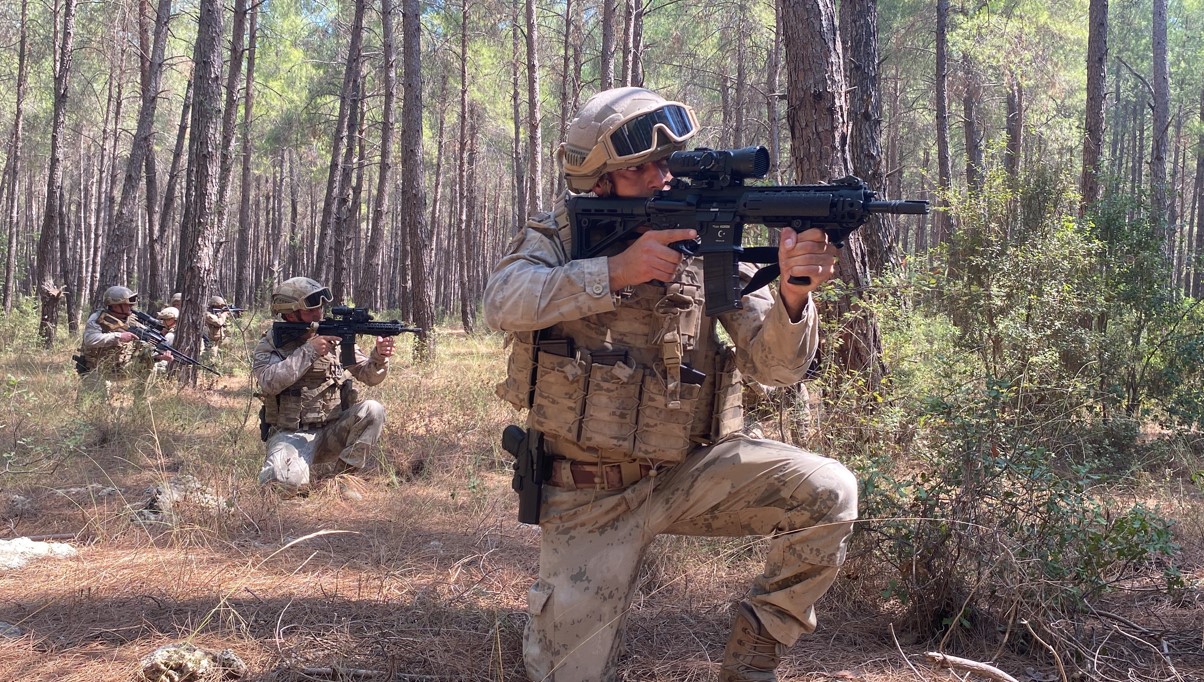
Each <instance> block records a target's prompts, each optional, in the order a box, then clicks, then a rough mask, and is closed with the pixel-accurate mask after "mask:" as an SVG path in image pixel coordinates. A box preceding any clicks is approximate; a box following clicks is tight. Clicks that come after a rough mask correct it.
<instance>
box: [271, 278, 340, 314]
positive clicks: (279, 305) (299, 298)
mask: <svg viewBox="0 0 1204 682" xmlns="http://www.w3.org/2000/svg"><path fill="white" fill-rule="evenodd" d="M333 300H334V296H333V295H332V294H331V293H330V289H327V288H326V287H324V286H322V285H321V284H319V283H318V282H316V281H314V280H312V279H310V278H308V277H293V278H291V279H286V280H284V281H283V282H281V283H280V285H279V286H277V287H276V289H275V290H274V291H273V292H272V312H273V313H291V312H296V311H298V310H309V309H310V308H320V307H322V306H323V305H326V304H327V303H330V302H331V301H333Z"/></svg>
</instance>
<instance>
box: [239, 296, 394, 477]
mask: <svg viewBox="0 0 1204 682" xmlns="http://www.w3.org/2000/svg"><path fill="white" fill-rule="evenodd" d="M331 301H332V296H331V293H330V290H329V289H327V288H326V287H324V286H322V285H321V284H320V283H318V282H316V281H314V280H312V279H309V278H308V277H294V278H292V279H289V280H285V281H284V282H282V283H281V284H280V285H279V286H278V287H276V289H275V291H273V292H272V312H273V313H279V314H280V316H281V318H282V319H283V320H284V321H286V322H301V323H307V324H308V323H316V322H318V321H320V320H321V319H322V316H323V312H324V307H325V306H326V305H327V304H329V303H330V302H331ZM338 345H339V337H337V336H317V335H311V336H307V337H300V338H297V339H295V340H292V341H289V342H287V343H284V344H281V345H277V344H276V342H275V340H274V337H273V335H272V334H271V333H270V332H269V333H267V334H265V335H264V337H263V338H262V339H260V341H259V343H258V345H256V346H255V350H254V351H253V353H252V359H251V373H252V375H253V376H254V378H255V382H256V383H257V384H258V386H259V396H260V399H261V400H262V401H263V410H261V412H260V419H261V424H260V427H261V432H262V435H263V437H264V440H265V441H267V458H266V459H265V460H264V463H263V469H262V470H261V471H260V472H259V482H260V484H261V485H275V486H279V487H281V488H282V489H284V490H285V491H286V492H288V493H303V492H305V491H306V490H308V488H309V487H310V485H311V483H312V482H313V480H314V479H315V478H316V477H317V475H320V474H331V475H335V474H341V473H348V472H355V471H363V470H364V469H367V468H371V467H372V466H373V465H374V464H375V462H374V460H373V458H372V451H373V449H374V447H375V445H376V441H377V440H378V439H379V438H380V432H381V429H382V428H383V426H384V423H385V408H384V407H383V406H382V405H381V404H380V403H378V402H376V401H375V400H360V397H359V391H358V390H357V388H356V385H355V382H356V380H358V381H362V382H364V383H365V384H367V385H368V386H375V385H377V384H379V383H380V382H382V381H384V380H385V377H386V376H388V373H389V358H390V357H391V356H392V355H393V339H392V338H391V337H388V336H384V337H379V338H377V339H376V345H375V346H374V347H373V349H372V352H371V353H370V354H369V355H368V356H365V355H364V354H363V353H361V352H359V349H358V348H357V349H356V352H355V357H356V360H357V362H356V364H354V365H352V366H350V367H344V366H343V365H342V364H341V363H340V361H339V353H338Z"/></svg>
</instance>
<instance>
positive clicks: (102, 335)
mask: <svg viewBox="0 0 1204 682" xmlns="http://www.w3.org/2000/svg"><path fill="white" fill-rule="evenodd" d="M119 343H121V333H120V332H107V333H106V332H104V331H102V330H101V329H100V324H99V323H98V322H97V321H96V317H95V316H93V317H90V318H88V323H87V324H86V325H84V342H83V347H84V348H112V347H114V346H116V345H117V344H119Z"/></svg>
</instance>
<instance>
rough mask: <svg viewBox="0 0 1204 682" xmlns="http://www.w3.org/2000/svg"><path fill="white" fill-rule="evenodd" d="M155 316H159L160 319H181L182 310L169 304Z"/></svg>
mask: <svg viewBox="0 0 1204 682" xmlns="http://www.w3.org/2000/svg"><path fill="white" fill-rule="evenodd" d="M155 317H157V318H159V319H160V320H178V319H180V310H179V309H178V308H176V307H175V306H170V305H169V306H167V307H166V308H164V309H163V310H160V311H159V312H158V314H156V315H155Z"/></svg>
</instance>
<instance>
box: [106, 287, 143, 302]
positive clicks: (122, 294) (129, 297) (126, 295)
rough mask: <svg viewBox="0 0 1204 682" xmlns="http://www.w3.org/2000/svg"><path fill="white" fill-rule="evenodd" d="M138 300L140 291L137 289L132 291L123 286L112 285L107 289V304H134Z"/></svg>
mask: <svg viewBox="0 0 1204 682" xmlns="http://www.w3.org/2000/svg"><path fill="white" fill-rule="evenodd" d="M137 302H138V292H136V291H131V290H129V289H127V288H125V287H123V286H112V287H109V288H108V289H105V297H104V304H105V305H106V306H110V305H121V304H122V303H128V304H130V305H134V304H135V303H137Z"/></svg>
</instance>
